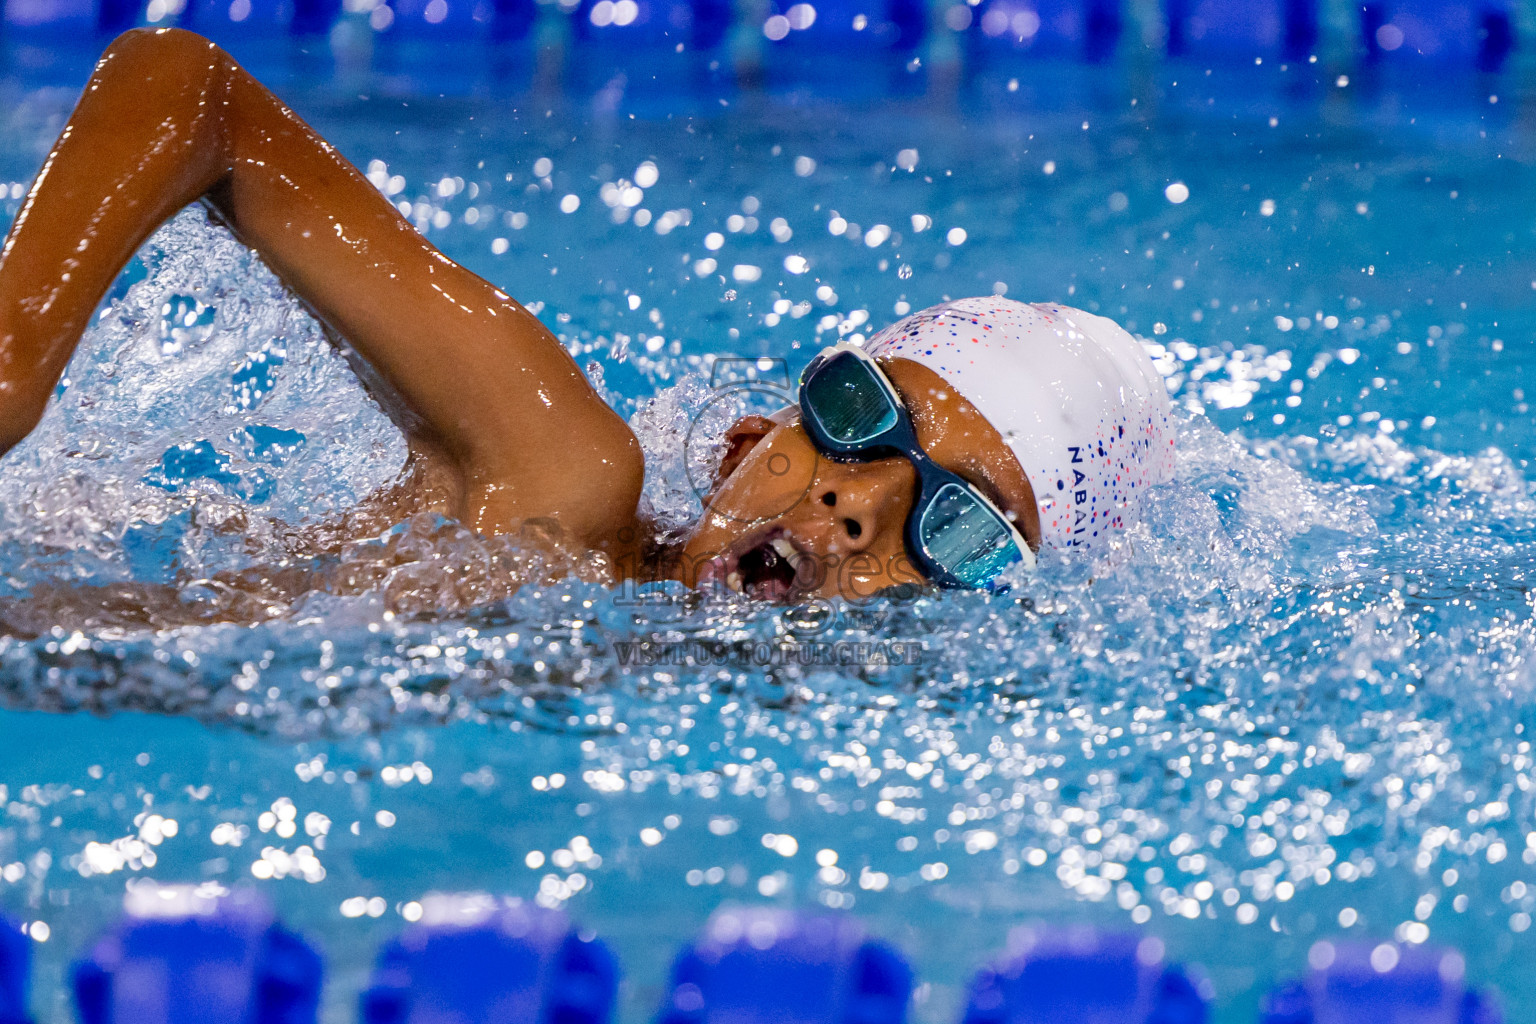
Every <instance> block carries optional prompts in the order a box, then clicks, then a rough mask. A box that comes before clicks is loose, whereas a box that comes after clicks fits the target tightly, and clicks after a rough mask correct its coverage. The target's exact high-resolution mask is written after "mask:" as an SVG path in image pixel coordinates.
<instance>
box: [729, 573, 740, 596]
mask: <svg viewBox="0 0 1536 1024" xmlns="http://www.w3.org/2000/svg"><path fill="white" fill-rule="evenodd" d="M725 585H726V586H728V587H730V588H731V589H732V590H734V591H736V593H738V594H739V593H741V592H742V590H741V573H739V572H735V571H732V572H731V573H730V574H728V575H727V576H726V577H725Z"/></svg>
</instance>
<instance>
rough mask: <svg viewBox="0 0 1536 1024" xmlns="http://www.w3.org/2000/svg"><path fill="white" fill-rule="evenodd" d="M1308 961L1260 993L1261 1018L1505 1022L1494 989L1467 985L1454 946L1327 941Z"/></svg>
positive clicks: (1277, 1023) (1292, 1023)
mask: <svg viewBox="0 0 1536 1024" xmlns="http://www.w3.org/2000/svg"><path fill="white" fill-rule="evenodd" d="M1307 962H1308V964H1309V965H1310V967H1311V970H1310V971H1308V973H1307V976H1306V978H1304V979H1303V980H1301V981H1295V982H1289V983H1286V984H1283V985H1280V986H1279V987H1277V988H1276V989H1274V990H1273V991H1272V992H1270V993H1269V995H1268V996H1266V997H1265V999H1264V1005H1263V1009H1262V1011H1261V1012H1260V1016H1259V1020H1260V1024H1333V1022H1335V1021H1337V1022H1339V1024H1345V1022H1347V1024H1503V1020H1504V1016H1503V1014H1502V1013H1501V1012H1500V1010H1499V1007H1498V1004H1497V1003H1496V1002H1495V1000H1494V999H1493V997H1492V995H1491V994H1490V993H1487V992H1481V991H1477V990H1474V989H1471V988H1468V987H1467V985H1466V982H1465V975H1466V966H1467V965H1466V961H1465V960H1464V959H1463V958H1462V956H1461V954H1460V953H1457V952H1455V951H1454V950H1447V949H1441V948H1437V947H1434V946H1405V945H1398V944H1396V943H1390V942H1388V943H1382V944H1381V945H1379V946H1370V945H1367V944H1364V943H1341V944H1338V945H1335V944H1334V943H1332V942H1327V941H1324V942H1318V943H1316V944H1314V945H1313V946H1312V949H1311V951H1310V952H1309V953H1308V954H1307Z"/></svg>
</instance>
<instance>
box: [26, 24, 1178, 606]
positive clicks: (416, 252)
mask: <svg viewBox="0 0 1536 1024" xmlns="http://www.w3.org/2000/svg"><path fill="white" fill-rule="evenodd" d="M195 201H201V202H202V203H204V204H205V205H206V206H207V207H208V208H209V210H210V211H211V212H212V213H213V214H214V216H215V217H217V218H218V219H219V220H221V221H222V222H223V223H224V224H225V225H226V226H227V227H228V228H229V229H230V231H232V232H233V233H234V235H235V236H236V237H237V238H239V239H240V240H241V241H242V242H243V243H244V244H246V245H248V246H250V247H251V248H252V249H253V250H255V251H256V252H257V253H258V254H259V255H260V256H261V258H262V259H263V260H264V261H265V262H266V263H267V265H268V266H270V267H271V268H272V270H273V271H274V272H276V273H277V275H278V276H279V277H280V278H281V279H282V281H283V282H284V283H285V284H286V285H287V286H288V287H289V288H290V289H292V291H293V292H294V293H295V294H296V295H298V296H299V298H300V299H301V300H303V301H304V302H305V303H306V304H307V305H308V307H309V308H310V310H311V311H313V313H314V314H315V315H316V316H317V317H318V318H319V319H320V320H321V321H322V322H323V323H324V324H325V325H326V326H327V327H328V328H329V330H330V331H331V332H332V334H333V336H336V337H338V338H339V339H340V340H341V341H343V342H344V343H345V345H346V346H347V348H348V349H349V350H350V351H349V355H352V356H354V357H355V358H354V359H353V362H354V364H355V365H357V368H358V370H359V372H360V376H361V377H362V378H363V380H364V381H365V383H366V384H367V385H368V387H369V390H370V392H371V393H372V394H373V395H374V396H375V397H376V398H377V399H378V400H379V401H380V404H381V405H382V406H383V407H384V408H385V410H386V411H388V412H389V413H390V415H391V416H392V418H393V419H394V421H395V422H396V423H397V424H398V425H399V426H400V427H401V429H402V431H403V432H404V433H405V435H406V438H407V440H408V442H409V446H410V452H411V457H410V460H409V462H408V472H407V474H406V479H405V481H404V482H403V484H402V485H401V486H399V487H396V488H393V489H391V490H390V491H389V492H388V493H387V494H382V495H378V496H376V497H375V499H374V500H375V501H376V502H378V503H380V504H381V506H382V508H381V511H382V512H383V514H384V515H386V516H388V517H390V519H391V521H399V520H400V519H403V518H406V517H407V516H410V515H412V514H414V513H416V512H419V511H421V510H423V509H433V510H436V511H439V512H441V513H442V514H444V515H447V516H450V517H453V518H455V519H457V520H459V521H461V522H463V523H465V524H466V525H468V526H469V527H471V528H473V529H475V530H477V531H480V532H481V533H484V534H498V533H514V532H517V531H519V530H521V529H523V528H524V527H525V526H527V525H528V524H533V523H536V524H540V525H541V526H543V527H544V528H545V529H546V530H551V531H553V532H554V533H555V534H557V535H558V536H559V537H560V538H561V541H562V543H563V544H565V545H567V546H568V547H571V548H577V549H581V550H590V551H597V552H601V553H602V554H603V555H605V556H606V557H607V558H608V559H609V560H610V561H611V564H612V565H613V566H614V567H615V569H616V572H617V573H618V574H620V575H629V576H633V575H637V574H645V573H646V572H647V570H646V567H647V566H649V567H651V572H652V574H654V567H655V566H658V565H660V566H662V567H663V569H662V570H661V572H660V575H663V576H668V577H674V578H679V579H682V580H683V581H685V582H687V583H689V584H690V585H693V584H700V583H706V582H715V583H719V584H724V585H726V586H728V587H730V588H732V589H733V590H737V591H740V592H743V593H746V594H748V595H751V596H754V597H762V598H769V599H775V600H793V599H799V598H802V597H807V596H821V597H832V596H837V595H841V596H844V597H865V596H868V595H870V594H873V593H876V592H878V591H880V590H883V589H885V588H888V587H892V586H898V585H904V584H923V583H935V584H940V585H945V586H956V587H969V588H986V587H990V586H992V585H994V584H995V583H996V582H997V580H998V578H999V577H1000V576H1001V575H1002V574H1004V573H1005V572H1008V571H1009V570H1010V569H1014V568H1015V567H1016V566H1019V565H1021V564H1022V565H1024V566H1026V567H1028V566H1033V564H1034V560H1035V552H1036V551H1038V550H1039V549H1040V548H1041V547H1042V546H1049V547H1052V548H1061V549H1067V548H1082V547H1089V546H1092V545H1093V544H1094V543H1096V542H1097V541H1099V540H1100V539H1101V538H1103V537H1104V536H1106V535H1107V534H1108V533H1109V532H1111V531H1114V530H1117V529H1119V528H1120V527H1121V526H1122V525H1124V523H1125V522H1126V521H1127V520H1128V519H1129V518H1131V517H1132V516H1133V515H1134V512H1135V508H1136V505H1137V503H1138V502H1139V500H1140V498H1141V495H1142V494H1143V493H1144V492H1145V490H1146V489H1147V488H1148V487H1150V486H1152V485H1153V484H1156V483H1159V482H1161V481H1163V480H1166V479H1167V478H1168V477H1169V476H1170V475H1171V472H1172V465H1173V428H1172V426H1171V424H1170V422H1169V411H1170V410H1169V402H1168V398H1167V394H1166V391H1165V389H1164V387H1163V384H1162V380H1161V378H1160V377H1159V376H1158V374H1157V373H1156V371H1155V370H1154V368H1153V367H1152V365H1151V362H1150V360H1149V359H1148V357H1147V355H1146V353H1145V352H1144V351H1143V350H1142V348H1141V346H1140V344H1139V343H1138V342H1137V341H1136V340H1135V339H1134V338H1132V337H1131V336H1130V335H1129V334H1127V333H1126V332H1125V331H1124V330H1122V329H1121V328H1120V327H1119V326H1118V325H1116V324H1114V323H1113V322H1112V321H1110V320H1107V319H1105V318H1103V317H1099V316H1095V315H1093V314H1090V313H1085V312H1083V311H1081V310H1076V309H1071V308H1068V307H1064V306H1056V305H1035V306H1032V305H1025V304H1023V303H1019V302H1013V301H1011V300H1007V299H1002V298H992V297H987V298H976V299H962V300H959V301H955V302H947V303H945V304H943V305H940V306H935V307H933V308H931V309H928V310H924V311H923V312H920V313H917V314H915V315H913V316H910V317H908V318H906V319H904V320H902V321H900V322H899V323H897V324H895V325H893V326H891V327H889V328H887V329H886V330H884V331H882V332H880V333H879V334H877V335H875V336H874V337H873V338H872V339H871V340H870V341H869V342H868V343H866V344H865V345H864V346H862V347H854V346H848V345H839V346H835V347H833V348H830V349H828V350H826V351H824V352H823V353H821V354H820V355H819V356H818V357H817V358H816V359H815V360H813V362H812V364H811V365H810V366H809V367H808V368H807V370H806V373H805V374H804V375H803V377H802V381H801V387H800V403H799V404H798V405H796V406H790V407H788V408H785V409H783V410H780V411H779V412H777V413H775V414H774V415H772V416H767V417H764V416H747V417H744V418H742V419H741V420H740V421H738V422H737V423H736V424H735V425H734V426H732V427H731V428H730V430H729V431H728V432H727V434H726V438H725V441H726V454H725V457H724V460H723V462H722V464H721V466H720V469H719V471H718V474H717V476H716V479H715V486H714V489H713V491H712V492H711V493H710V494H709V495H708V497H707V502H706V508H705V511H704V514H703V516H702V518H701V520H700V521H699V523H698V524H697V525H696V526H695V528H694V530H693V532H692V533H691V535H690V536H688V537H687V539H686V540H685V541H684V543H683V544H682V545H681V547H680V548H679V549H677V550H672V551H667V552H664V553H663V556H662V557H660V558H658V557H657V556H656V552H655V551H654V550H653V549H654V547H655V532H654V530H653V529H652V528H651V527H650V524H649V523H648V522H646V521H645V519H644V517H643V516H642V514H641V512H640V493H641V484H642V481H643V476H644V468H645V467H644V459H643V455H642V453H641V450H640V446H639V444H638V442H637V441H636V439H635V436H634V434H633V433H632V432H631V431H630V429H629V427H628V426H627V425H626V424H625V423H624V421H623V420H622V419H621V418H620V417H619V416H618V415H617V414H616V413H615V412H614V411H613V410H612V409H610V408H609V407H608V406H607V405H606V404H605V403H604V402H603V401H602V399H601V398H600V397H599V396H598V394H597V393H596V392H595V391H594V390H593V389H592V387H591V386H590V385H589V384H588V382H587V381H586V379H585V378H584V377H583V376H582V374H581V372H580V370H579V369H578V368H577V366H576V364H575V362H574V360H573V359H572V358H571V356H570V354H569V353H568V352H567V351H566V350H565V348H564V347H563V346H562V345H561V344H560V342H559V341H558V340H557V339H556V338H555V337H554V335H552V334H551V333H550V331H549V330H548V329H547V328H546V327H545V326H544V325H543V324H542V323H541V322H540V321H539V320H538V319H537V318H536V317H534V316H533V315H532V314H531V313H529V312H528V310H527V309H525V308H524V307H523V306H522V305H521V304H520V303H518V302H517V301H516V300H515V299H513V298H511V297H510V296H509V295H508V294H507V293H505V292H503V291H502V290H500V289H499V288H497V287H495V286H494V285H491V284H489V283H487V282H485V281H484V280H482V279H480V278H479V277H477V276H475V275H474V274H472V273H471V272H469V271H468V270H466V269H464V268H463V267H460V266H458V265H457V264H456V263H454V262H453V261H452V260H449V259H448V258H447V257H445V256H444V255H443V254H442V253H440V252H438V251H437V249H436V248H434V247H433V246H432V245H431V243H429V242H428V241H427V240H426V239H425V238H424V237H422V236H421V235H420V234H419V233H418V232H417V231H415V230H414V229H413V228H412V227H411V225H410V223H409V222H408V221H406V219H405V218H404V217H403V216H402V215H401V214H400V213H399V212H398V211H397V210H396V209H395V207H394V206H393V205H392V204H391V203H390V202H389V201H388V200H387V199H385V198H384V197H383V196H382V195H381V194H380V193H379V192H378V191H377V190H376V189H375V188H374V187H373V186H372V185H371V184H370V183H369V182H368V180H367V179H366V178H364V177H363V176H362V175H361V174H360V173H359V172H358V171H357V169H356V168H354V167H352V166H351V165H350V164H349V163H348V162H347V161H346V160H345V159H344V158H343V157H342V156H341V155H340V154H339V153H337V152H336V151H335V149H333V148H332V147H331V146H330V145H329V144H327V143H326V142H325V140H324V139H322V138H321V137H320V136H319V135H317V134H316V133H315V132H314V131H313V130H312V129H311V128H310V127H309V126H308V125H306V124H305V123H304V122H303V121H302V120H300V119H299V118H298V116H297V115H295V114H294V113H293V112H292V111H291V110H289V109H288V108H287V107H286V106H284V105H283V104H282V102H281V101H279V100H278V99H277V98H276V97H275V96H273V95H272V94H271V93H270V92H269V91H268V90H267V89H265V88H264V87H263V86H262V85H261V84H260V83H258V82H257V81H256V80H255V79H254V78H252V77H251V76H250V75H249V74H248V73H246V72H245V71H244V70H243V69H242V68H241V67H240V66H239V65H237V64H236V63H235V62H234V61H233V60H232V59H231V58H230V57H229V55H228V54H226V53H224V52H223V51H222V50H220V49H219V48H218V47H217V46H215V45H214V44H213V43H211V42H209V41H208V40H206V39H203V38H201V37H199V36H197V35H195V34H193V33H190V32H186V31H181V30H177V29H152V30H136V31H133V32H129V33H127V34H125V35H123V36H121V37H120V38H119V39H117V40H116V41H115V42H114V43H113V44H112V45H111V46H110V47H109V48H108V50H107V51H106V53H105V54H104V55H103V57H102V59H101V61H100V63H99V64H98V65H97V67H96V70H95V72H94V74H93V75H92V76H91V79H90V82H89V83H88V84H87V85H86V88H85V92H84V94H83V95H82V97H81V99H80V102H79V105H78V106H77V107H76V108H75V111H74V113H73V115H72V116H71V117H70V119H69V122H68V124H67V125H66V126H65V128H64V131H63V134H62V135H61V136H60V137H59V140H58V142H57V143H56V144H55V146H54V148H53V151H52V152H51V153H50V154H49V156H48V158H47V161H46V162H45V163H44V165H43V168H42V171H41V172H40V173H39V174H38V176H37V180H36V182H35V183H34V184H33V187H32V191H31V193H30V194H29V195H28V197H27V199H26V202H25V204H24V205H23V207H22V209H21V212H20V213H19V214H18V215H17V217H16V220H15V222H14V223H13V224H12V226H11V230H10V233H9V235H8V236H7V238H6V241H5V245H4V248H3V250H0V454H3V453H4V452H5V451H7V450H9V449H10V448H12V447H13V446H15V445H16V444H17V443H18V442H19V441H20V440H21V439H22V438H24V437H25V436H26V435H27V434H28V432H30V431H31V430H32V428H33V427H34V426H35V425H36V424H37V422H38V419H39V418H40V417H41V415H42V413H43V411H44V408H45V407H46V404H47V402H48V399H49V396H50V395H51V394H52V392H53V389H54V387H55V385H56V384H57V382H58V380H59V377H60V375H61V374H62V373H63V371H64V368H65V366H66V364H67V363H68V361H69V358H70V356H71V354H72V353H73V351H74V349H75V346H76V344H77V343H78V342H79V339H80V336H81V334H82V333H83V332H84V330H85V328H86V326H87V324H88V322H89V319H90V317H91V315H92V313H93V312H94V310H95V308H96V306H97V304H98V303H99V302H100V300H101V297H102V295H103V294H105V292H106V290H107V289H108V287H109V286H110V285H111V283H112V281H113V280H114V279H115V278H116V276H117V274H118V273H119V271H121V269H122V267H123V266H124V265H125V264H126V263H127V261H128V260H129V259H130V258H131V257H132V256H133V253H134V252H135V250H136V249H137V248H138V247H139V246H140V245H141V244H142V243H143V242H144V241H145V240H146V239H147V238H148V237H149V235H150V234H151V233H153V232H154V231H155V229H156V228H158V227H159V226H160V225H161V224H162V223H163V222H164V221H165V220H167V219H168V218H169V217H170V216H172V215H173V214H175V213H176V212H177V211H178V210H180V209H181V208H182V207H184V206H186V205H187V204H189V203H192V202H195Z"/></svg>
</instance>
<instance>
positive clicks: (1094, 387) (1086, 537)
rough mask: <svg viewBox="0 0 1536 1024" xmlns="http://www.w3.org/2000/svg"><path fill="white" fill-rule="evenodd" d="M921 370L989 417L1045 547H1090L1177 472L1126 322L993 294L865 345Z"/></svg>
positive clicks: (1153, 384)
mask: <svg viewBox="0 0 1536 1024" xmlns="http://www.w3.org/2000/svg"><path fill="white" fill-rule="evenodd" d="M865 348H866V350H867V351H868V352H869V353H870V354H871V355H874V356H876V357H879V358H887V357H901V358H905V359H911V360H912V361H914V362H917V363H921V364H922V365H924V366H926V367H928V368H929V369H931V370H933V371H934V372H936V373H938V374H939V375H940V376H941V377H943V378H944V379H945V380H947V381H948V382H949V383H950V384H951V385H953V386H954V388H955V389H956V390H957V391H958V392H959V393H960V394H961V395H963V396H964V397H965V398H966V399H967V400H969V401H970V403H971V404H972V405H974V406H976V408H977V409H978V410H979V411H980V412H981V414H982V415H983V416H985V417H986V418H987V419H988V421H990V422H991V423H992V425H993V426H994V427H996V428H997V431H998V433H1000V434H1002V436H1003V440H1004V441H1006V442H1007V443H1008V446H1009V447H1010V448H1012V449H1013V453H1014V455H1015V456H1016V457H1017V458H1018V460H1019V465H1020V467H1021V468H1022V469H1023V470H1024V472H1025V473H1026V474H1027V475H1028V476H1029V482H1030V485H1031V486H1032V487H1033V488H1034V490H1035V499H1036V501H1037V503H1038V505H1039V509H1040V531H1041V539H1042V542H1043V543H1044V544H1046V545H1049V546H1051V547H1054V548H1087V547H1091V546H1092V545H1093V544H1094V543H1095V542H1096V541H1097V540H1099V539H1100V538H1101V537H1103V536H1104V535H1106V534H1107V533H1108V532H1109V531H1111V530H1117V529H1120V528H1121V527H1123V526H1124V525H1125V524H1126V523H1127V522H1128V521H1129V520H1130V519H1131V518H1132V517H1133V516H1134V515H1135V513H1136V510H1137V508H1138V507H1139V505H1140V501H1141V496H1142V494H1143V493H1144V492H1145V491H1146V489H1147V488H1148V487H1151V486H1152V485H1153V484H1157V483H1161V482H1163V481H1165V480H1167V479H1169V478H1170V477H1171V476H1172V475H1173V459H1174V450H1173V449H1174V431H1173V426H1172V423H1171V422H1170V420H1169V416H1170V413H1171V406H1170V404H1169V402H1168V392H1167V389H1166V388H1165V386H1164V384H1163V379H1162V377H1161V376H1160V375H1159V374H1158V372H1157V370H1156V369H1155V368H1153V366H1152V361H1151V359H1150V358H1148V356H1147V353H1146V350H1145V349H1143V348H1142V345H1141V343H1140V342H1139V341H1137V340H1136V339H1135V338H1133V337H1131V335H1130V334H1128V333H1127V332H1126V331H1125V330H1124V329H1123V328H1122V327H1120V325H1119V324H1116V323H1115V322H1114V321H1113V320H1109V319H1106V318H1105V317H1101V316H1097V315H1095V314H1093V313H1086V312H1084V311H1082V310H1080V309H1073V308H1071V307H1070V306H1058V305H1054V304H1037V305H1028V304H1026V303H1022V302H1015V301H1013V300H1011V299H1005V298H1000V297H992V296H988V297H985V298H974V299H957V300H955V301H953V302H945V303H943V304H941V305H938V306H933V307H931V308H929V309H925V310H923V311H921V312H919V313H914V314H912V315H911V316H909V317H907V318H906V319H904V320H901V321H899V322H897V323H895V324H892V325H891V326H890V327H887V328H886V329H885V330H883V331H881V332H880V333H878V334H876V335H875V336H874V337H873V338H871V339H870V340H869V342H868V343H867V345H866V346H865Z"/></svg>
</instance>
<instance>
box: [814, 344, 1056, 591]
mask: <svg viewBox="0 0 1536 1024" xmlns="http://www.w3.org/2000/svg"><path fill="white" fill-rule="evenodd" d="M800 420H801V423H802V424H803V425H804V427H805V432H806V434H808V435H809V436H810V439H811V443H812V444H814V445H815V446H816V448H817V450H818V451H820V452H821V454H823V455H825V456H827V457H828V458H832V459H837V460H838V461H841V462H865V461H870V460H873V459H879V458H885V457H887V456H890V455H904V456H906V458H907V460H908V461H909V462H911V463H912V468H913V469H915V470H916V471H917V480H918V486H917V500H916V501H914V502H913V503H912V511H911V512H909V513H908V514H907V522H906V528H905V531H904V534H905V539H906V544H907V553H908V554H909V555H910V556H911V558H912V560H913V561H914V562H916V563H917V566H918V568H919V569H921V570H922V572H923V575H925V576H927V577H928V578H929V579H930V580H932V581H933V582H935V583H937V584H939V585H940V586H945V587H968V588H971V589H983V588H986V589H990V588H992V587H993V585H994V583H995V582H996V580H997V578H998V577H999V576H1000V575H1002V573H1003V572H1004V571H1005V570H1007V569H1009V568H1011V567H1012V566H1015V565H1018V564H1020V563H1023V564H1024V565H1025V566H1026V567H1027V568H1030V569H1033V568H1034V567H1035V553H1034V552H1033V551H1031V550H1030V548H1029V543H1028V542H1027V541H1026V540H1025V539H1024V537H1023V535H1022V534H1020V533H1019V531H1018V529H1016V528H1015V527H1014V525H1013V523H1012V522H1010V521H1009V519H1008V517H1007V516H1006V515H1004V514H1003V512H1002V511H1001V510H1000V509H999V508H998V507H997V506H996V505H994V504H993V503H992V502H991V501H990V500H988V499H987V496H986V495H984V494H982V493H981V491H979V490H977V489H976V487H975V486H974V485H972V484H971V483H969V482H968V481H967V480H965V478H963V477H961V476H959V475H957V474H955V473H951V472H950V471H949V470H947V469H944V468H943V467H942V466H940V465H939V464H938V463H936V462H934V461H933V459H931V458H930V457H929V456H928V453H927V452H925V451H923V449H922V447H921V446H920V445H919V444H918V443H917V433H916V431H915V430H914V429H913V427H912V417H911V415H910V414H908V412H907V407H906V406H905V405H904V404H903V403H902V401H901V396H900V395H899V394H897V392H896V388H895V386H894V385H892V384H891V381H890V378H888V377H886V375H885V372H884V371H882V370H881V369H880V367H879V366H878V365H877V364H876V363H875V361H874V360H873V359H871V358H870V356H869V354H868V353H866V352H865V351H864V350H863V349H861V348H859V347H858V346H856V345H849V344H846V343H843V344H838V345H834V346H832V347H830V348H826V349H823V350H822V351H821V353H820V354H819V355H817V356H816V358H815V359H813V360H811V363H810V365H809V366H807V367H806V368H805V372H804V373H803V374H801V375H800Z"/></svg>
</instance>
